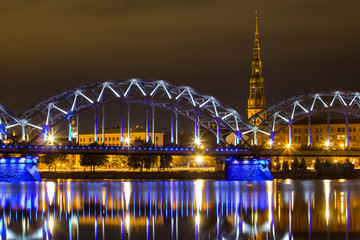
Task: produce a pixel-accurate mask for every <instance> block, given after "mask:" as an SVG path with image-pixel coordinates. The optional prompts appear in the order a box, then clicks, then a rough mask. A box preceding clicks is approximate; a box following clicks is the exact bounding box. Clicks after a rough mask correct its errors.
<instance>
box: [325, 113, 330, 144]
mask: <svg viewBox="0 0 360 240" xmlns="http://www.w3.org/2000/svg"><path fill="white" fill-rule="evenodd" d="M326 113H327V116H326V117H327V118H326V122H327V142H328V144H329V146H330V112H329V111H328V112H326Z"/></svg>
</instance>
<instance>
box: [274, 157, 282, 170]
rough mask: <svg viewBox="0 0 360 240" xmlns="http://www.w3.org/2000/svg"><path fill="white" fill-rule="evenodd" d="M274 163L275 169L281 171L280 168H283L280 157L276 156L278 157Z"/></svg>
mask: <svg viewBox="0 0 360 240" xmlns="http://www.w3.org/2000/svg"><path fill="white" fill-rule="evenodd" d="M274 165H275V166H274V169H275V170H276V171H279V170H280V168H281V164H280V161H279V158H276V159H275V162H274Z"/></svg>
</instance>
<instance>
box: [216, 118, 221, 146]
mask: <svg viewBox="0 0 360 240" xmlns="http://www.w3.org/2000/svg"><path fill="white" fill-rule="evenodd" d="M216 144H218V145H219V144H220V128H219V122H218V121H216Z"/></svg>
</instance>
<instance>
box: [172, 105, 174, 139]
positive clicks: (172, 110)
mask: <svg viewBox="0 0 360 240" xmlns="http://www.w3.org/2000/svg"><path fill="white" fill-rule="evenodd" d="M171 143H172V144H173V143H174V111H173V110H172V111H171Z"/></svg>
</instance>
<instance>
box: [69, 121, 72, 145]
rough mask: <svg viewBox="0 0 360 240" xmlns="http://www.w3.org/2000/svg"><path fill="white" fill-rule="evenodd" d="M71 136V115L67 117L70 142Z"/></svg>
mask: <svg viewBox="0 0 360 240" xmlns="http://www.w3.org/2000/svg"><path fill="white" fill-rule="evenodd" d="M71 140H72V137H71V117H69V142H71Z"/></svg>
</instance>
